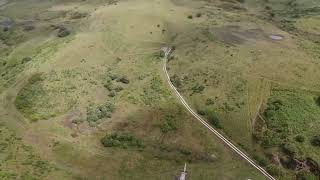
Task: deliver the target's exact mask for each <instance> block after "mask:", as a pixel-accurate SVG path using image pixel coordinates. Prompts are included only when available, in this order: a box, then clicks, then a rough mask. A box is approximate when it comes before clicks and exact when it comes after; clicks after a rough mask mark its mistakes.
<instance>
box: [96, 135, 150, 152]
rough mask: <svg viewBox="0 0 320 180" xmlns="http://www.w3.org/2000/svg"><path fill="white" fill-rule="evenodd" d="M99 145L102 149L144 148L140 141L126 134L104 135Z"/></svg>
mask: <svg viewBox="0 0 320 180" xmlns="http://www.w3.org/2000/svg"><path fill="white" fill-rule="evenodd" d="M101 143H102V145H103V146H104V147H120V148H124V149H126V148H128V147H138V148H144V144H143V142H142V141H141V140H139V139H137V138H135V137H134V136H133V135H131V134H128V133H112V134H110V135H105V136H104V137H103V138H102V139H101Z"/></svg>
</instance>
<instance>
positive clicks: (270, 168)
mask: <svg viewBox="0 0 320 180" xmlns="http://www.w3.org/2000/svg"><path fill="white" fill-rule="evenodd" d="M266 170H267V171H268V172H269V173H270V174H271V175H273V176H280V175H281V174H282V171H281V169H280V167H278V166H277V165H274V164H270V165H268V166H267V168H266Z"/></svg>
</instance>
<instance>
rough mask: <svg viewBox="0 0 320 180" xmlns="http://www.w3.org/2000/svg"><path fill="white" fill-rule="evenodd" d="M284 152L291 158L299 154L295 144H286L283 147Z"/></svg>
mask: <svg viewBox="0 0 320 180" xmlns="http://www.w3.org/2000/svg"><path fill="white" fill-rule="evenodd" d="M282 150H283V152H284V153H286V154H288V155H290V156H294V155H296V154H297V151H298V150H297V147H296V146H295V145H294V144H291V143H285V144H283V145H282Z"/></svg>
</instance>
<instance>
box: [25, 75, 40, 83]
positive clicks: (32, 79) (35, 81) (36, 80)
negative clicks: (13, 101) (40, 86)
mask: <svg viewBox="0 0 320 180" xmlns="http://www.w3.org/2000/svg"><path fill="white" fill-rule="evenodd" d="M42 80H43V78H42V73H36V74H34V75H33V76H32V77H31V78H30V79H29V80H28V82H29V83H30V84H35V83H37V82H39V81H42Z"/></svg>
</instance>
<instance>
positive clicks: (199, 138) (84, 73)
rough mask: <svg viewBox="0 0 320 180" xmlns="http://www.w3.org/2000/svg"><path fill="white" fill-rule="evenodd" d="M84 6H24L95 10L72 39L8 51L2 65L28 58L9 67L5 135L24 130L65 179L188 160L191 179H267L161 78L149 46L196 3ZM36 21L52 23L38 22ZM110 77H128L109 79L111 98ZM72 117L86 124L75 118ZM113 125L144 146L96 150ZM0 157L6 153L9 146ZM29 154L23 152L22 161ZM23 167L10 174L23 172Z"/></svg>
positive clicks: (148, 172)
mask: <svg viewBox="0 0 320 180" xmlns="http://www.w3.org/2000/svg"><path fill="white" fill-rule="evenodd" d="M33 2H34V1H33ZM52 3H53V4H52ZM56 3H57V4H56ZM32 5H35V6H36V7H35V8H32ZM52 5H54V6H53V7H52ZM90 5H92V4H87V3H81V4H77V3H75V4H72V3H70V4H69V3H67V4H63V5H62V4H61V3H59V1H57V2H56V1H52V2H50V3H49V5H48V4H47V2H44V3H43V4H41V3H40V2H39V3H36V4H34V3H29V4H28V7H30V8H32V9H34V11H32V12H35V13H36V14H37V13H38V12H39V11H42V10H44V11H45V10H46V8H49V11H54V10H57V9H58V10H59V11H61V10H70V8H71V9H72V10H73V11H75V10H77V9H75V8H74V7H78V9H81V10H86V11H88V12H92V14H91V16H90V17H87V18H86V19H82V20H79V23H78V22H74V24H71V27H72V28H73V31H72V36H71V37H70V38H63V39H58V38H55V37H54V34H55V33H56V32H55V31H54V30H52V29H49V30H48V31H47V33H48V34H50V38H43V39H41V40H40V41H39V42H38V41H37V42H36V43H35V42H34V40H28V39H27V40H26V41H25V42H24V43H23V44H17V45H16V46H17V48H13V51H12V53H11V52H10V53H9V55H8V58H6V59H5V61H8V63H13V62H14V60H15V59H16V60H20V59H21V57H24V56H27V55H28V56H32V57H33V60H32V61H31V62H28V65H25V66H23V67H21V70H20V71H17V72H16V73H15V77H16V80H12V82H11V83H9V85H6V86H3V87H4V88H3V93H2V94H1V102H3V103H2V104H1V108H0V112H1V115H0V119H1V121H2V122H4V124H5V126H7V127H8V131H5V133H6V134H10V133H14V134H17V136H18V137H20V136H21V137H23V142H24V143H26V144H29V145H31V146H32V149H33V150H32V151H34V153H36V154H37V156H39V158H40V157H41V158H42V159H45V160H48V161H49V162H52V164H53V165H54V166H55V167H57V168H58V170H57V171H58V172H57V173H60V175H61V177H60V176H54V177H55V178H59V179H70V178H71V179H104V178H105V179H146V178H152V179H173V177H174V176H176V175H177V174H179V170H180V169H181V167H182V166H183V164H184V162H185V161H187V162H188V170H189V172H190V174H189V175H190V177H191V179H239V178H240V179H247V178H250V179H264V178H263V177H262V176H261V175H260V174H259V173H258V172H257V171H256V170H254V169H253V168H251V167H250V166H249V165H248V164H247V163H245V162H244V161H242V160H241V159H240V158H238V157H237V156H235V155H234V154H233V153H232V152H230V151H228V150H226V147H224V145H222V144H221V142H220V141H218V140H217V139H216V138H215V137H214V136H213V135H212V134H210V133H209V132H208V131H207V130H205V129H203V128H202V127H201V126H200V125H199V124H198V123H197V122H196V121H194V120H193V118H192V117H191V116H189V115H188V114H187V112H186V111H185V110H184V109H183V108H182V107H181V105H179V104H177V100H176V99H175V98H174V97H173V96H172V95H171V93H170V92H169V91H168V87H167V86H166V85H165V83H164V82H165V81H164V77H163V75H162V72H161V67H162V62H161V60H160V59H159V58H157V56H155V55H154V53H156V54H157V53H158V52H159V49H160V47H161V46H162V45H163V44H165V42H167V40H168V39H169V38H170V37H171V36H172V33H173V32H174V31H169V29H168V28H170V26H168V25H170V24H177V25H179V26H181V27H187V26H190V24H189V20H188V19H186V16H187V14H189V13H193V12H192V8H191V7H192V6H193V5H192V6H191V7H188V8H187V7H180V6H175V5H174V4H172V3H171V2H169V1H161V2H160V3H158V2H155V1H143V0H140V1H133V2H120V3H118V5H111V6H109V5H106V6H101V7H99V8H98V9H97V10H94V8H92V6H90ZM23 6H24V2H22V4H20V3H18V2H16V4H12V5H10V6H8V7H7V8H5V10H6V11H4V12H6V13H4V14H8V15H10V16H11V17H13V18H21V17H23V12H19V14H14V11H12V10H10V8H11V9H12V8H18V7H23ZM168 7H170V8H168ZM11 13H13V14H11ZM20 13H22V14H20ZM48 14H51V15H52V14H59V13H48ZM172 17H174V18H172ZM31 18H32V17H31ZM67 20H69V19H68V17H64V16H62V17H60V16H59V18H55V19H54V20H52V21H50V22H52V23H54V24H61V23H62V24H67V23H66V21H67ZM176 22H179V23H176ZM158 24H159V26H160V27H157V25H158ZM36 25H38V24H36ZM40 25H41V27H46V26H49V24H45V23H44V22H42V21H40V22H39V26H40ZM36 29H37V28H36ZM162 29H165V31H163V30H162ZM150 32H152V33H150ZM44 36H45V35H44ZM31 37H32V36H31ZM55 42H58V43H57V45H55V44H56V43H55ZM28 44H32V45H34V46H30V45H28ZM26 47H28V48H26ZM30 47H31V48H30ZM33 47H34V48H33ZM38 48H40V49H45V50H40V51H39V50H37V49H38ZM26 49H27V51H26ZM33 49H35V50H33ZM20 52H22V53H20ZM39 52H40V53H39ZM42 52H43V53H42ZM42 54H43V55H42ZM38 56H40V57H42V59H41V58H38ZM10 57H17V58H10ZM19 66H20V65H19ZM6 68H7V67H4V69H6ZM9 71H10V73H11V72H12V70H11V69H8V72H9ZM21 71H23V73H21ZM34 72H36V73H40V74H41V75H40V76H41V77H40V80H39V81H35V82H34V81H30V77H34ZM110 75H117V76H126V77H127V78H128V79H129V80H130V83H129V84H123V83H119V82H116V81H112V85H114V86H122V87H123V90H122V91H120V92H117V93H116V96H115V97H109V96H108V94H110V93H111V92H110V90H108V89H107V88H106V87H104V86H105V84H106V83H109V78H110ZM28 79H29V80H28ZM4 83H5V82H4ZM8 86H10V87H8ZM39 87H41V88H39ZM37 91H40V93H37ZM61 94H63V95H64V96H65V97H61ZM16 96H18V98H17V99H16ZM60 99H61V100H60ZM58 100H59V101H58ZM74 100H76V102H74ZM109 101H113V102H115V104H116V110H115V112H114V113H113V114H112V117H111V118H110V119H104V118H102V119H101V120H99V121H100V122H99V123H98V124H97V125H96V126H95V127H91V126H89V125H88V123H87V122H86V121H85V120H86V109H87V107H88V106H89V105H90V104H96V105H97V104H102V103H105V102H109ZM69 104H72V106H69ZM15 105H17V108H18V109H19V110H20V112H18V111H17V109H16V107H15ZM168 105H169V106H170V108H168ZM65 107H66V108H65ZM70 107H71V108H70ZM172 116H173V117H172ZM27 118H29V119H27ZM168 118H169V119H168ZM32 119H34V120H38V121H36V122H31V121H30V120H32ZM42 119H48V120H42ZM75 119H77V120H79V119H80V120H83V122H82V123H81V124H78V125H76V124H73V123H72V122H71V121H73V120H75ZM111 132H127V133H130V134H132V135H134V136H135V137H136V138H139V139H141V140H142V141H143V142H144V144H145V148H144V149H143V150H142V151H141V150H138V149H134V148H128V149H122V148H104V147H102V146H101V144H100V142H99V141H100V138H101V137H103V136H104V135H105V134H106V133H111ZM14 144H17V143H14ZM2 154H3V155H4V156H6V155H7V152H3V153H2ZM26 157H27V155H22V158H21V159H23V158H26ZM19 159H20V158H19ZM9 163H10V162H7V161H1V164H2V165H3V166H5V167H7V168H6V169H5V170H6V171H5V172H4V173H8V172H12V171H15V170H16V169H15V168H13V167H11V166H10V164H9ZM18 163H19V161H18ZM21 166H22V168H23V169H25V168H29V166H27V165H24V164H22V165H21ZM31 168H32V167H31ZM60 169H62V170H64V171H60ZM24 172H25V171H22V170H20V169H19V170H17V171H16V173H17V174H19V175H20V176H21V175H23V174H24ZM50 173H51V172H45V173H44V174H43V178H42V177H41V178H42V179H53V178H52V176H51V174H50ZM30 176H31V177H35V176H36V174H31V175H30ZM9 179H10V178H9ZM11 179H12V178H11Z"/></svg>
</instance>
